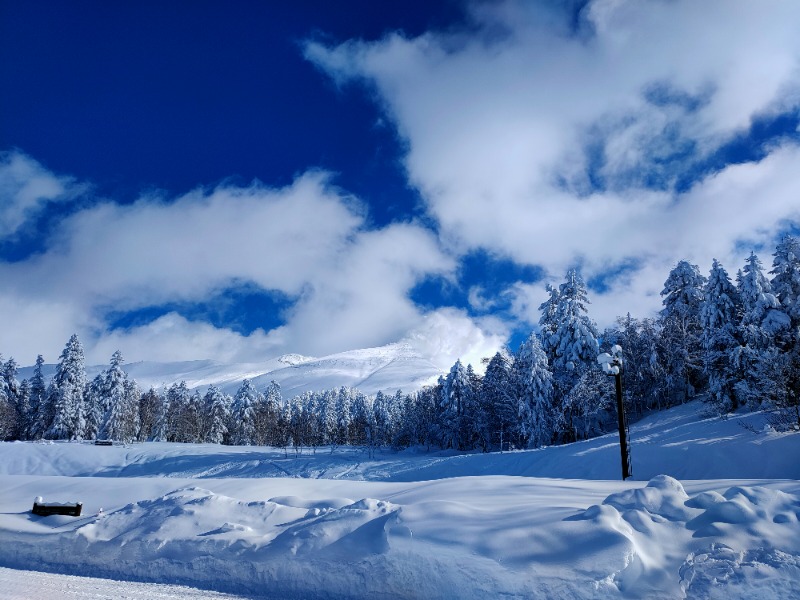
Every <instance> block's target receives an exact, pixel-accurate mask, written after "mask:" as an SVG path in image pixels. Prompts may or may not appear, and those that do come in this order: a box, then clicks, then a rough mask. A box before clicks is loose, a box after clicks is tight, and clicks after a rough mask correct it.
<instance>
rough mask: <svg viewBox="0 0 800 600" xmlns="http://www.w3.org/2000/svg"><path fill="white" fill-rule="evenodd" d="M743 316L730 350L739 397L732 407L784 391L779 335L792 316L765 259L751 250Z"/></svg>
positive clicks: (743, 288)
mask: <svg viewBox="0 0 800 600" xmlns="http://www.w3.org/2000/svg"><path fill="white" fill-rule="evenodd" d="M738 292H739V298H740V299H741V307H742V319H741V322H740V324H739V330H738V335H737V337H738V339H739V346H737V347H735V348H733V349H732V350H731V353H730V358H729V360H730V363H731V365H732V366H733V370H734V372H735V377H736V382H735V384H734V390H735V398H734V402H733V406H732V410H736V409H737V408H738V407H739V406H743V405H749V406H751V407H753V408H754V407H757V406H759V405H760V404H761V403H762V401H764V400H768V401H772V400H774V399H775V398H776V396H777V395H778V393H779V391H780V382H779V381H778V380H779V379H780V369H779V367H780V361H779V360H778V359H779V355H778V349H777V347H776V346H775V339H776V337H778V336H781V335H782V334H783V333H785V332H786V331H787V330H788V328H789V326H790V319H789V317H788V316H787V315H786V313H784V312H783V311H782V310H781V306H780V302H779V301H778V299H777V298H776V297H775V294H773V293H772V287H771V286H770V283H769V281H767V278H766V277H765V276H764V271H763V268H762V266H761V261H760V260H759V259H758V257H757V256H756V255H755V253H753V252H751V253H750V256H749V257H748V259H747V261H746V264H745V267H744V271H743V273H742V275H741V277H740V279H739V288H738Z"/></svg>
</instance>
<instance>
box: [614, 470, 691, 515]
mask: <svg viewBox="0 0 800 600" xmlns="http://www.w3.org/2000/svg"><path fill="white" fill-rule="evenodd" d="M688 499H689V496H688V495H687V494H686V491H685V490H684V489H683V485H681V482H680V481H678V480H677V479H673V478H672V477H669V476H668V475H657V476H656V477H654V478H653V479H651V480H650V482H649V483H648V484H647V486H646V487H644V488H639V489H632V490H625V491H624V492H620V493H618V494H612V495H611V496H609V497H608V498H606V499H605V500H604V501H603V504H608V505H610V506H613V507H614V508H616V509H617V510H620V511H641V512H645V513H647V515H648V516H650V517H651V518H653V520H656V521H658V519H659V517H661V518H664V519H667V520H668V521H681V520H686V518H687V517H688V516H689V514H690V511H689V510H687V508H686V507H685V506H684V503H685V502H686V500H688Z"/></svg>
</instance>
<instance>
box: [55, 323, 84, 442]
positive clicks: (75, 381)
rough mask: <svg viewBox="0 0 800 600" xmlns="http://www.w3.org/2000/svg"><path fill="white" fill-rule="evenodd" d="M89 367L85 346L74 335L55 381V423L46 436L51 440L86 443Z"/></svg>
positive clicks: (59, 364)
mask: <svg viewBox="0 0 800 600" xmlns="http://www.w3.org/2000/svg"><path fill="white" fill-rule="evenodd" d="M85 388H86V366H85V359H84V354H83V346H82V345H81V342H80V340H79V339H78V336H77V335H76V334H72V337H70V339H69V341H68V342H67V345H66V347H65V348H64V351H63V352H62V353H61V357H60V359H59V362H58V365H57V367H56V374H55V376H54V377H53V396H52V406H53V421H52V423H50V425H49V428H48V430H47V432H46V436H47V437H48V438H51V439H58V440H64V439H83V434H84V431H85V421H84V407H83V394H84V391H85Z"/></svg>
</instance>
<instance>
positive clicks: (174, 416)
mask: <svg viewBox="0 0 800 600" xmlns="http://www.w3.org/2000/svg"><path fill="white" fill-rule="evenodd" d="M190 396H191V394H190V393H189V388H188V387H187V386H186V382H185V381H181V382H180V384H177V383H173V384H172V385H171V386H170V387H169V389H168V390H167V396H166V406H167V410H168V412H167V424H166V425H167V427H166V429H167V441H168V442H188V441H190V438H191V435H192V432H191V431H188V430H187V425H190V424H189V423H187V421H188V419H187V414H186V413H187V412H190V407H189V401H190ZM192 428H193V427H192Z"/></svg>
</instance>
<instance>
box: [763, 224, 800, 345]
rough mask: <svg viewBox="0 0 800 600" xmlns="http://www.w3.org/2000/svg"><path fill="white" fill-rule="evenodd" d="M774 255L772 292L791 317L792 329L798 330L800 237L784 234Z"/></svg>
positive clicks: (799, 312) (799, 308)
mask: <svg viewBox="0 0 800 600" xmlns="http://www.w3.org/2000/svg"><path fill="white" fill-rule="evenodd" d="M773 257H774V258H773V261H772V270H771V271H770V274H771V275H772V276H773V277H772V280H771V281H770V285H771V286H772V293H773V294H774V295H775V296H776V298H777V299H778V302H780V305H781V308H782V309H783V311H784V312H785V313H786V314H787V315H788V316H789V318H790V319H791V327H792V329H793V330H797V328H798V327H800V239H798V238H796V237H794V236H792V235H786V236H784V237H783V239H781V241H780V242H779V243H778V245H777V246H776V247H775V254H773Z"/></svg>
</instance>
